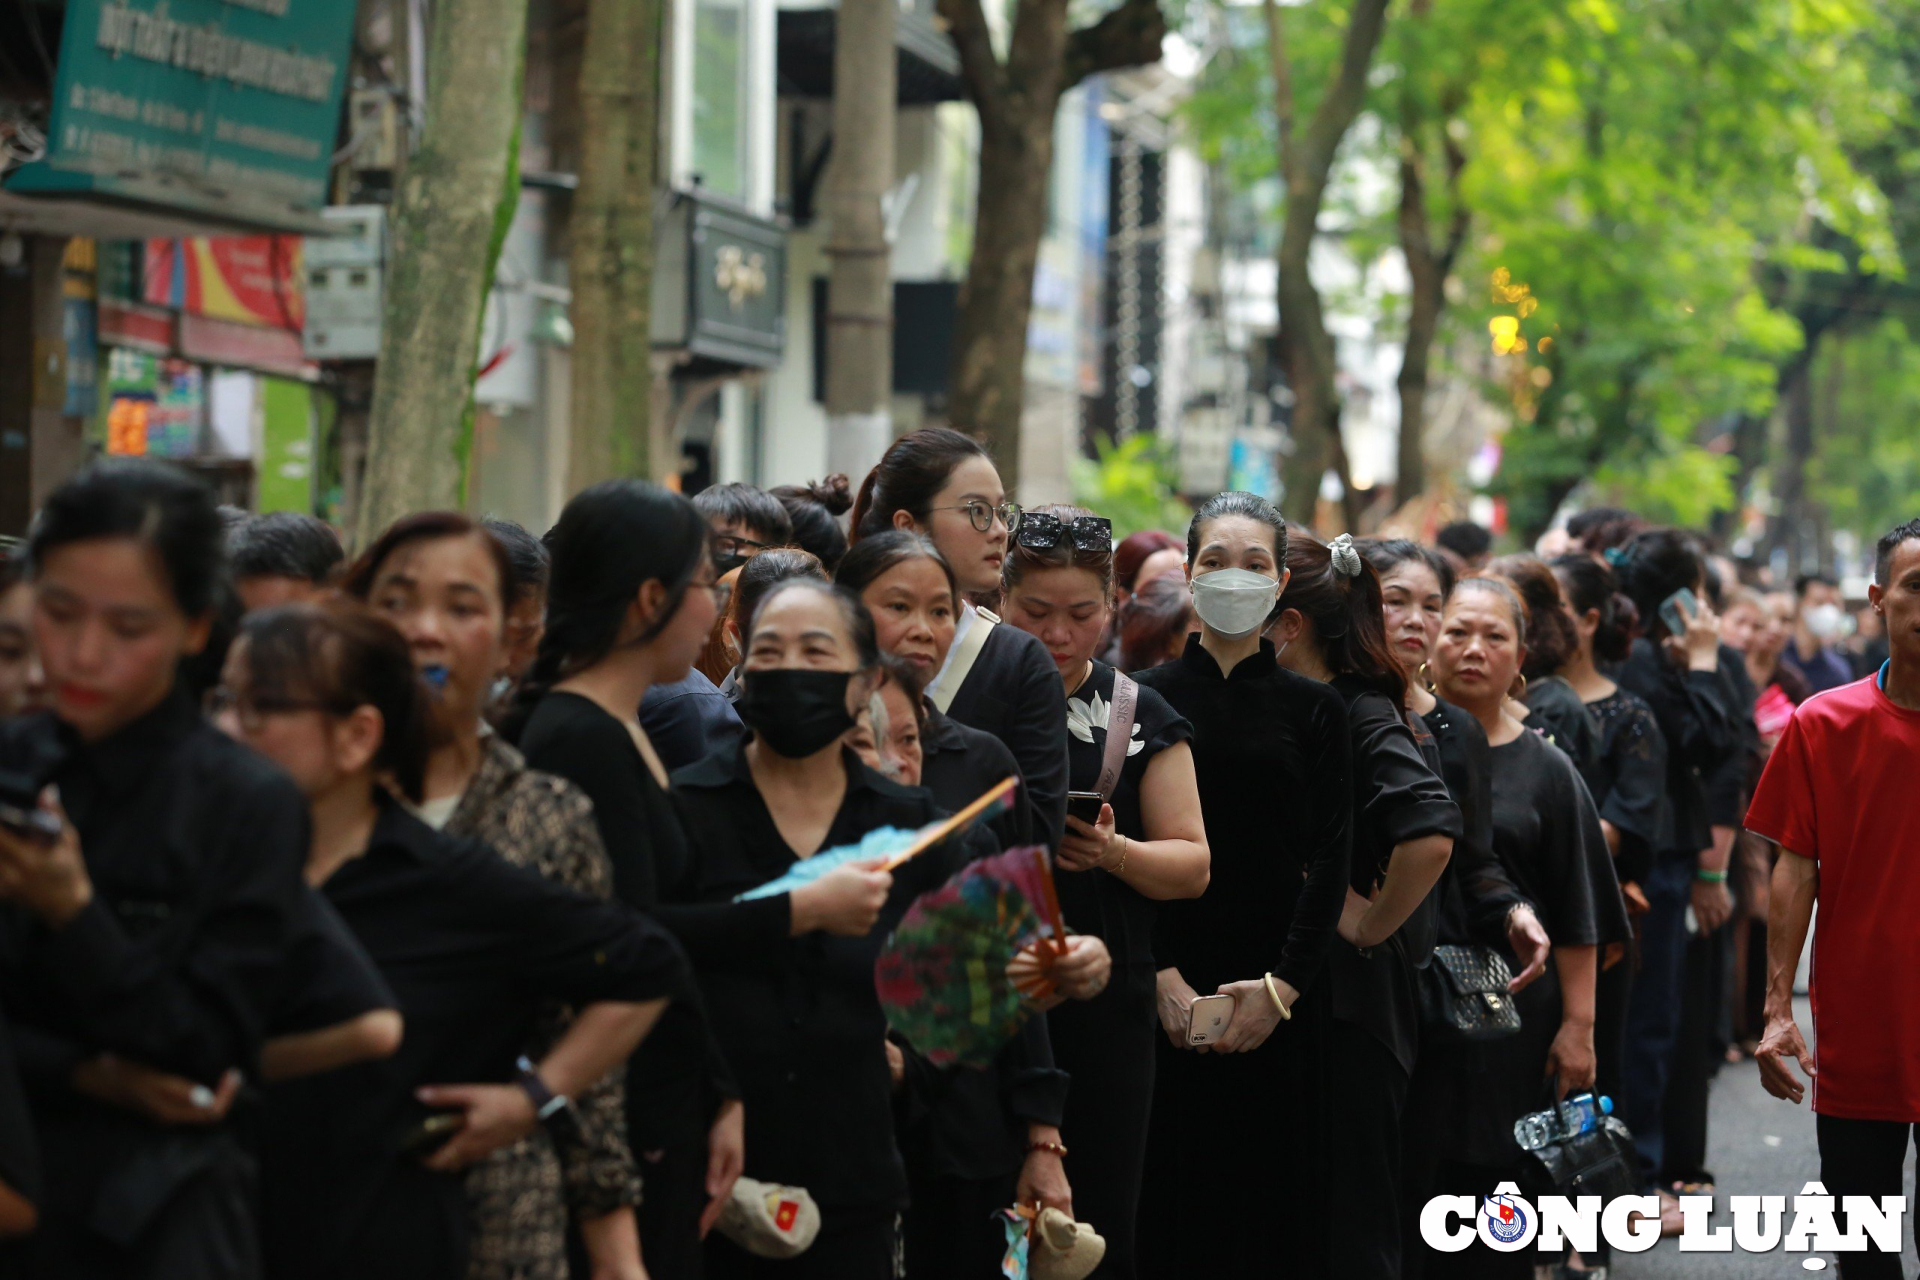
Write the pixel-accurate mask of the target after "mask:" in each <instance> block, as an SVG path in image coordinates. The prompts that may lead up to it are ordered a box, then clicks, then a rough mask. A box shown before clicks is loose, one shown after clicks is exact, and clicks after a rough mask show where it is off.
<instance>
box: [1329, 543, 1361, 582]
mask: <svg viewBox="0 0 1920 1280" xmlns="http://www.w3.org/2000/svg"><path fill="white" fill-rule="evenodd" d="M1327 550H1328V551H1329V552H1330V553H1332V556H1333V571H1334V572H1335V573H1337V574H1339V575H1340V576H1341V577H1343V578H1357V577H1359V576H1360V570H1362V569H1363V568H1365V567H1366V562H1365V561H1363V560H1362V559H1361V558H1360V552H1359V550H1358V549H1357V548H1355V546H1354V545H1353V535H1352V534H1350V533H1343V534H1341V535H1340V536H1339V537H1337V538H1335V539H1334V540H1333V541H1332V542H1330V543H1328V544H1327Z"/></svg>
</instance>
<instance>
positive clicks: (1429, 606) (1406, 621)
mask: <svg viewBox="0 0 1920 1280" xmlns="http://www.w3.org/2000/svg"><path fill="white" fill-rule="evenodd" d="M1380 601H1381V605H1382V607H1383V608H1382V611H1383V613H1384V615H1385V618H1386V624H1387V648H1388V649H1389V650H1390V651H1391V652H1392V654H1393V657H1394V661H1396V662H1398V663H1399V664H1400V667H1401V669H1402V670H1404V671H1407V672H1409V673H1412V672H1415V671H1418V670H1419V669H1420V664H1421V663H1423V662H1426V661H1427V660H1428V659H1429V658H1431V657H1432V656H1433V644H1434V641H1435V640H1437V639H1439V637H1440V615H1441V613H1442V612H1443V611H1444V610H1445V608H1446V603H1447V602H1446V598H1445V597H1444V596H1442V595H1441V594H1440V579H1439V578H1438V577H1436V576H1435V574H1434V572H1433V570H1432V569H1430V568H1428V567H1427V566H1426V565H1425V564H1424V563H1422V562H1421V561H1419V560H1403V561H1401V562H1400V563H1399V564H1397V565H1395V566H1394V567H1393V568H1392V569H1390V570H1388V571H1387V572H1386V573H1383V574H1381V575H1380Z"/></svg>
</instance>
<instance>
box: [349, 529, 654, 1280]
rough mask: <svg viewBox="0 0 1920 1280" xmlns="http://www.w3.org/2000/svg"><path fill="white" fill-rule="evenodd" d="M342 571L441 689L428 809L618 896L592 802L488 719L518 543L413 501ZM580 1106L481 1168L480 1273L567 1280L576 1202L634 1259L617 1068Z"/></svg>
mask: <svg viewBox="0 0 1920 1280" xmlns="http://www.w3.org/2000/svg"><path fill="white" fill-rule="evenodd" d="M342 585H343V586H344V588H345V590H346V592H347V594H349V595H351V596H353V597H354V598H356V599H358V600H360V601H362V602H364V603H367V604H369V605H371V606H372V607H373V609H374V610H375V611H376V612H378V613H379V614H380V615H381V616H383V617H385V618H386V619H387V620H388V621H389V622H391V623H392V624H393V625H394V626H395V627H396V628H397V629H398V630H399V632H400V634H401V635H402V636H404V637H405V638H406V641H407V646H408V648H409V650H410V651H411V652H412V654H413V662H414V667H415V669H416V670H418V671H419V672H420V674H421V677H422V679H423V680H425V681H426V682H427V685H428V687H429V688H431V689H434V690H436V697H435V699H434V701H433V703H432V705H431V707H430V713H431V715H432V719H433V725H434V733H433V742H434V747H433V750H432V751H431V753H430V754H429V755H428V757H427V772H426V779H425V782H424V788H423V794H422V800H421V803H420V804H419V805H418V806H417V807H416V808H415V810H414V812H415V816H417V817H419V818H420V819H421V820H422V821H423V822H425V823H426V824H427V825H428V826H430V827H433V828H435V829H436V830H440V831H445V832H447V833H448V834H450V835H455V836H463V837H467V838H470V839H474V840H479V841H481V842H483V843H485V844H486V845H487V846H489V847H490V848H492V849H493V850H494V852H496V853H498V854H500V855H501V856H502V857H504V858H505V859H507V861H509V862H511V863H513V864H514V865H516V866H522V867H529V868H531V869H533V870H534V871H537V872H539V874H540V875H542V876H544V877H545V878H546V879H548V880H551V881H554V882H555V883H557V884H561V885H564V886H565V887H567V888H569V889H572V890H574V891H575V892H578V893H584V894H588V895H591V896H593V897H598V898H604V897H607V896H608V895H609V894H610V893H611V892H612V890H613V872H612V867H611V864H610V863H609V862H608V860H607V854H606V850H605V848H603V847H602V845H601V842H600V833H599V831H598V830H597V829H596V828H595V826H594V822H593V806H592V805H591V804H589V803H588V801H587V798H586V797H585V796H584V795H582V794H581V793H580V792H579V791H578V790H577V789H576V788H574V787H573V786H571V785H569V784H568V783H566V782H564V781H562V780H560V779H558V778H555V777H553V776H551V775H549V774H544V773H536V772H534V771H533V770H531V769H529V768H527V765H526V761H525V759H524V758H522V757H521V755H520V753H519V752H518V751H516V750H514V749H513V748H512V747H511V746H508V745H507V743H506V742H505V740H504V739H502V738H501V737H500V736H499V735H498V734H496V733H494V732H493V731H492V730H491V729H489V728H488V727H487V725H486V722H485V721H484V720H483V718H482V717H483V715H484V713H485V711H486V708H487V706H488V703H489V702H490V700H491V697H492V691H493V688H494V684H495V681H497V680H498V679H499V677H500V676H501V674H502V673H503V672H505V671H506V669H507V667H508V662H509V650H508V636H509V625H510V623H509V615H510V611H511V608H512V604H513V602H514V601H515V599H516V598H517V596H518V595H519V593H520V591H521V583H520V569H519V567H518V566H517V565H516V564H515V562H514V560H513V558H512V557H511V555H510V554H509V552H508V550H507V547H506V545H505V544H504V543H503V542H502V541H501V540H500V539H499V538H498V537H496V536H495V535H494V534H493V532H491V531H490V530H489V529H487V528H485V527H483V526H481V525H479V524H477V523H475V522H474V521H473V520H471V519H470V518H468V517H467V516H464V515H461V514H460V513H458V512H452V511H434V512H423V513H421V514H418V515H411V516H406V517H404V518H402V519H401V520H399V521H397V522H395V523H394V524H393V525H392V526H391V527H389V528H388V529H387V531H386V532H385V533H383V534H381V535H380V537H379V538H378V539H377V540H376V541H375V542H374V544H373V545H372V546H371V547H369V548H368V549H367V551H366V552H365V553H364V554H363V555H362V556H361V557H360V558H359V559H358V560H357V561H355V562H354V564H353V565H352V566H351V567H350V568H349V569H348V571H347V575H346V580H345V582H344V583H343V584H342ZM542 1021H543V1026H542V1033H541V1035H540V1036H539V1037H537V1038H536V1040H535V1041H534V1042H533V1043H532V1044H531V1045H530V1046H529V1050H528V1052H529V1054H530V1055H531V1056H534V1057H538V1056H540V1055H541V1054H543V1053H544V1052H545V1051H546V1049H547V1048H548V1047H550V1046H551V1044H552V1042H553V1040H554V1039H555V1038H556V1037H557V1036H558V1035H559V1033H560V1032H561V1031H563V1030H564V1029H565V1027H566V1025H567V1018H566V1016H565V1012H564V1010H562V1009H560V1008H558V1007H556V1008H554V1009H550V1010H548V1011H547V1013H546V1015H545V1017H544V1018H543V1020H542ZM578 1105H579V1112H580V1116H581V1121H582V1124H581V1130H582V1134H583V1136H584V1137H585V1139H586V1141H585V1142H583V1143H581V1144H577V1145H570V1146H568V1147H567V1148H566V1149H565V1150H564V1151H562V1150H560V1149H558V1148H556V1145H555V1144H554V1142H553V1141H552V1139H551V1137H550V1136H549V1135H548V1134H547V1133H545V1132H544V1131H538V1132H535V1133H533V1134H530V1135H528V1136H527V1137H526V1138H524V1139H522V1140H521V1141H519V1142H516V1143H514V1144H512V1145H511V1146H508V1147H504V1148H502V1149H501V1150H499V1151H496V1152H495V1153H493V1155H491V1156H489V1157H488V1158H487V1159H486V1160H485V1161H484V1162H483V1163H482V1164H481V1165H480V1166H479V1167H478V1168H476V1169H475V1170H474V1171H473V1172H472V1173H471V1174H469V1175H468V1178H467V1191H468V1195H469V1197H470V1198H471V1200H472V1204H473V1216H474V1225H475V1234H474V1239H473V1241H472V1244H471V1246H470V1249H469V1252H468V1261H469V1266H468V1275H469V1277H470V1280H543V1278H546V1280H564V1277H565V1276H566V1273H567V1231H568V1218H569V1212H571V1215H572V1217H573V1220H574V1221H575V1222H576V1223H577V1224H578V1226H579V1229H580V1232H581V1236H582V1238H583V1240H584V1241H585V1243H586V1249H587V1255H588V1257H589V1258H590V1259H591V1260H592V1262H593V1264H594V1265H595V1266H597V1267H600V1268H602V1269H603V1270H604V1271H605V1273H606V1274H608V1275H620V1274H625V1275H632V1274H635V1269H636V1268H637V1267H638V1266H639V1259H640V1239H639V1235H638V1233H637V1229H636V1227H635V1225H634V1206H635V1205H636V1204H638V1203H639V1202H640V1180H639V1174H638V1172H637V1170H636V1169H635V1167H634V1160H633V1152H632V1150H631V1149H630V1148H629V1147H628V1145H627V1123H626V1116H625V1112H624V1108H625V1105H626V1091H625V1088H624V1085H623V1084H622V1082H621V1079H620V1076H619V1074H615V1075H612V1076H609V1077H607V1078H606V1079H604V1080H601V1081H598V1082H596V1083H595V1085H594V1087H593V1088H591V1089H589V1090H587V1091H586V1092H585V1093H583V1094H582V1095H581V1097H580V1098H579V1102H578Z"/></svg>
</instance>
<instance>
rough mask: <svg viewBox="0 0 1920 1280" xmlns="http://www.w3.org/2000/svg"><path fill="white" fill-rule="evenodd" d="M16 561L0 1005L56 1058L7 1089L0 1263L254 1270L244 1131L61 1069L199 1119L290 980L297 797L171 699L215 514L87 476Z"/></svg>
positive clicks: (1, 870) (244, 1057) (153, 466)
mask: <svg viewBox="0 0 1920 1280" xmlns="http://www.w3.org/2000/svg"><path fill="white" fill-rule="evenodd" d="M27 555H28V562H29V564H30V565H31V566H32V596H33V600H32V612H31V616H30V621H29V626H30V628H31V630H32V632H33V636H34V641H35V643H34V649H35V651H36V652H37V654H38V657H39V660H40V663H41V665H42V668H43V670H44V672H45V676H46V688H47V698H48V709H47V710H46V711H45V712H41V713H38V714H34V715H27V716H20V717H16V718H13V719H11V720H9V721H7V722H6V723H5V724H4V725H0V767H3V768H4V769H5V771H6V772H7V773H8V774H9V775H10V776H11V778H12V779H13V785H12V787H11V788H10V794H9V795H8V796H7V799H8V800H9V802H11V803H13V804H14V805H16V806H20V807H24V808H32V807H34V806H35V803H36V797H38V807H39V809H40V811H41V814H42V816H41V817H39V818H38V819H36V820H35V821H37V822H39V823H43V824H45V835H44V836H39V837H37V836H34V835H31V834H22V833H21V832H20V831H19V830H18V828H17V824H16V825H15V826H14V827H12V828H7V829H0V903H4V905H5V909H4V910H0V1005H4V1007H5V1008H6V1013H7V1020H8V1023H9V1024H10V1028H11V1031H12V1033H13V1035H14V1036H15V1037H17V1038H18V1040H19V1041H20V1042H24V1041H26V1040H28V1039H29V1038H30V1039H31V1040H32V1042H33V1043H34V1045H35V1046H36V1053H37V1054H38V1055H39V1059H40V1060H41V1061H43V1062H45V1063H47V1064H48V1067H47V1068H42V1069H37V1070H30V1071H28V1072H27V1073H26V1075H25V1078H24V1084H25V1086H26V1089H27V1093H28V1099H27V1100H28V1105H29V1108H30V1110H31V1114H32V1115H33V1117H34V1120H35V1124H36V1127H37V1128H38V1130H39V1135H38V1136H39V1140H40V1149H41V1155H42V1166H43V1173H44V1182H43V1184H42V1185H43V1188H44V1194H43V1196H42V1197H41V1200H40V1203H39V1206H38V1208H39V1217H40V1221H39V1224H38V1229H37V1230H36V1232H35V1234H34V1235H33V1236H32V1237H31V1238H30V1239H28V1240H26V1241H23V1242H20V1243H19V1244H17V1245H9V1246H6V1247H5V1248H0V1272H4V1273H5V1274H6V1275H8V1276H10V1277H11V1276H23V1277H29V1278H32V1277H41V1276H47V1277H60V1278H61V1280H66V1278H67V1277H87V1276H125V1277H133V1278H138V1277H147V1276H166V1277H195V1278H197V1277H250V1276H256V1275H258V1274H260V1271H259V1262H258V1244H257V1240H256V1233H255V1227H254V1218H253V1214H252V1212H251V1207H252V1198H253V1195H254V1193H255V1186H254V1173H253V1170H254V1161H253V1155H252V1152H251V1150H250V1147H251V1143H250V1142H249V1140H248V1138H247V1137H246V1135H245V1133H244V1131H243V1129H242V1127H241V1126H238V1125H235V1124H232V1123H229V1122H228V1121H226V1120H225V1119H218V1120H216V1121H215V1122H211V1123H206V1124H197V1125H184V1126H177V1127H168V1126H163V1125H160V1124H156V1123H154V1121H153V1120H152V1119H150V1118H149V1117H148V1116H146V1115H144V1114H137V1113H136V1112H135V1111H134V1110H133V1109H131V1108H129V1107H127V1106H124V1105H120V1104H117V1103H115V1102H112V1101H108V1100H106V1099H103V1098H98V1097H94V1096H91V1095H90V1094H88V1093H86V1092H84V1091H83V1090H82V1088H81V1085H80V1082H79V1081H78V1080H77V1079H76V1078H75V1077H74V1076H73V1075H72V1074H70V1072H71V1070H72V1068H74V1067H75V1066H77V1065H78V1064H79V1063H80V1062H81V1060H82V1059H83V1058H84V1057H86V1055H87V1054H89V1053H96V1054H97V1053H103V1052H104V1053H109V1054H112V1055H114V1056H115V1057H116V1058H120V1059H124V1060H127V1061H130V1062H136V1063H140V1064H143V1065H144V1066H146V1067H149V1068H152V1069H155V1070H158V1071H164V1072H167V1073H170V1074H172V1075H175V1076H178V1077H181V1078H183V1079H184V1080H185V1081H187V1082H188V1087H187V1093H188V1094H189V1095H190V1096H189V1098H188V1099H187V1104H188V1106H189V1108H190V1109H193V1110H197V1111H208V1112H212V1111H214V1110H215V1105H214V1104H215V1102H216V1099H217V1098H218V1096H219V1095H220V1094H230V1088H228V1087H227V1085H228V1081H229V1080H230V1079H231V1078H232V1077H231V1076H230V1074H229V1073H230V1072H233V1071H234V1070H236V1069H238V1070H240V1071H245V1072H249V1073H251V1072H253V1071H254V1070H255V1067H256V1063H257V1062H258V1060H259V1058H260V1055H261V1052H262V1048H263V1042H264V1040H265V1038H266V1035H267V1031H268V1027H269V1022H270V1019H271V1017H272V1014H273V1011H274V1007H275V1005H276V1004H277V1002H278V1000H279V998H280V996H281V994H282V991H283V986H284V966H285V953H286V949H287V946H288V944H289V941H290V939H291V937H292V936H293V929H294V921H295V917H296V912H297V911H298V909H299V908H298V903H299V900H300V894H301V892H302V887H303V886H302V884H301V880H300V869H301V864H302V861H303V859H304V857H305V853H306V845H307V818H306V814H305V809H306V806H305V803H304V801H303V800H302V798H301V796H300V793H299V792H298V791H297V790H296V789H295V788H294V787H293V786H292V784H291V783H289V782H288V781H287V779H286V777H285V776H284V775H283V774H281V773H280V771H279V770H277V769H274V768H272V767H271V766H270V765H268V764H267V763H266V762H264V761H262V760H260V759H259V758H258V757H256V756H255V755H253V754H252V753H251V752H249V751H246V750H244V749H242V748H240V747H238V746H236V745H235V744H234V743H232V742H230V741H229V740H227V739H226V738H225V737H224V735H222V734H220V733H219V732H218V731H217V730H215V729H214V728H213V727H212V726H211V725H209V724H207V723H206V721H205V720H204V718H203V717H202V716H201V714H200V709H199V707H198V706H197V705H196V704H195V701H194V699H193V698H192V697H191V696H190V694H189V693H188V691H187V690H186V689H185V688H184V687H183V686H182V684H181V676H180V668H181V665H182V662H183V660H185V659H187V658H189V657H191V656H193V655H195V654H198V653H200V652H201V651H202V650H203V649H204V648H205V646H206V643H207V637H208V633H209V632H210V630H211V628H212V625H213V616H214V613H215V610H216V608H217V607H218V603H219V598H220V593H221V591H222V581H221V580H222V568H223V563H224V550H223V538H222V529H221V522H220V516H219V513H218V511H217V510H216V509H215V506H214V501H213V496H212V494H211V493H209V492H208V490H207V489H206V487H205V486H204V485H202V484H201V483H200V482H199V481H197V480H195V479H193V478H191V477H190V476H188V475H187V474H186V473H184V472H181V471H178V470H175V469H174V468H172V467H169V466H166V465H164V464H161V463H157V462H148V461H145V460H132V459H113V460H109V461H105V462H97V463H94V464H93V465H91V466H89V467H87V468H85V469H84V470H82V471H80V472H79V473H78V474H77V475H75V476H74V477H73V478H72V479H70V480H68V481H67V482H66V483H64V484H62V485H61V486H60V487H59V488H57V489H55V490H54V491H53V493H52V494H51V495H49V497H48V499H47V501H46V504H45V506H44V507H43V508H42V509H41V511H40V513H39V515H38V517H37V518H36V519H35V521H34V526H33V533H32V536H31V538H30V540H29V542H28V546H27ZM49 788H57V799H56V798H55V795H56V793H55V792H54V791H52V790H49ZM196 1102H198V1103H204V1104H205V1105H203V1106H197V1107H196V1106H194V1105H193V1104H194V1103H196ZM219 1110H220V1113H221V1115H222V1116H224V1107H221V1108H219ZM9 1250H11V1251H9Z"/></svg>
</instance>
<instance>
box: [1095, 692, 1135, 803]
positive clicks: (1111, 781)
mask: <svg viewBox="0 0 1920 1280" xmlns="http://www.w3.org/2000/svg"><path fill="white" fill-rule="evenodd" d="M1139 703H1140V686H1139V685H1137V684H1135V683H1134V682H1133V681H1132V680H1130V679H1128V678H1127V676H1126V674H1125V673H1124V672H1120V671H1115V672H1114V673H1113V705H1112V706H1111V707H1110V708H1109V709H1108V712H1107V744H1106V750H1105V751H1103V752H1102V753H1101V755H1100V782H1099V785H1098V786H1096V787H1095V788H1094V790H1095V791H1098V792H1099V793H1100V798H1101V799H1102V800H1111V799H1112V798H1113V789H1114V788H1115V787H1117V786H1119V785H1120V771H1121V770H1122V769H1124V768H1126V767H1127V746H1128V744H1129V743H1131V742H1132V741H1133V713H1134V709H1135V708H1136V707H1137V706H1138V705H1139Z"/></svg>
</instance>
